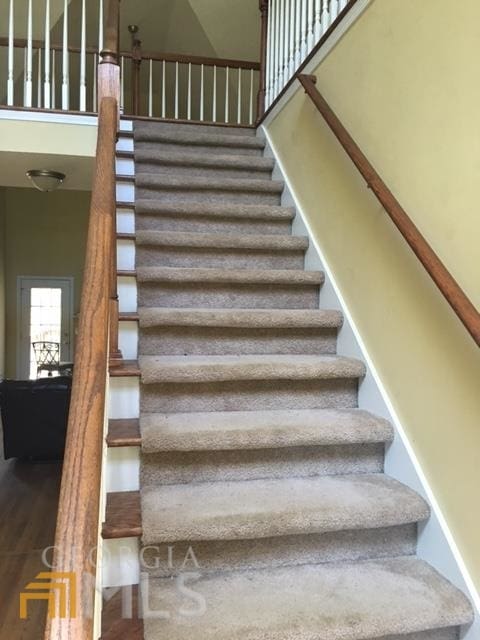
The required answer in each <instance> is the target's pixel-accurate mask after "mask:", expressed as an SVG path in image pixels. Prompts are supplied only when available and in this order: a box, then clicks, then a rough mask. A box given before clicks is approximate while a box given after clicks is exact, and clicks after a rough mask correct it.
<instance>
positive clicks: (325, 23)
mask: <svg viewBox="0 0 480 640" xmlns="http://www.w3.org/2000/svg"><path fill="white" fill-rule="evenodd" d="M328 4H329V0H322V33H325V31H326V30H327V29H328V27H329V26H330V14H329V12H328Z"/></svg>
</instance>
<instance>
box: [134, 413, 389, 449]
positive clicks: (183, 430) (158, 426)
mask: <svg viewBox="0 0 480 640" xmlns="http://www.w3.org/2000/svg"><path fill="white" fill-rule="evenodd" d="M140 429H141V434H142V448H143V451H144V452H145V453H155V452H159V451H214V450H215V451H227V450H235V449H270V448H272V449H273V448H280V447H299V446H302V447H308V446H336V445H349V444H363V443H373V442H390V441H391V440H392V439H393V427H392V426H391V424H390V423H389V422H387V420H383V419H382V418H378V417H377V416H374V415H373V414H371V413H369V412H367V411H361V410H360V409H310V410H298V411H288V410H285V411H254V412H252V411H218V412H205V413H183V414H182V413H171V414H164V413H160V414H156V413H146V414H143V415H141V416H140Z"/></svg>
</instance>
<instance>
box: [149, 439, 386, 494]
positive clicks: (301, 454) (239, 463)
mask: <svg viewBox="0 0 480 640" xmlns="http://www.w3.org/2000/svg"><path fill="white" fill-rule="evenodd" d="M384 449H385V448H384V445H383V444H358V445H349V446H341V447H340V446H339V447H333V446H332V447H292V448H289V447H285V448H278V449H263V450H238V451H198V452H185V453H183V452H171V451H167V452H163V453H153V454H147V455H146V454H144V455H142V462H141V474H140V484H141V486H142V487H146V486H155V485H166V484H186V483H189V482H222V481H225V482H226V481H229V480H232V481H237V480H254V479H260V478H287V477H289V476H294V477H310V476H327V475H338V474H348V473H381V472H382V471H383V457H384Z"/></svg>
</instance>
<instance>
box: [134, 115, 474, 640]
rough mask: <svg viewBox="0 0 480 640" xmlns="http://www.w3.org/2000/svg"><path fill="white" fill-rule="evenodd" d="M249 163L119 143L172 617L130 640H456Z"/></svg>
mask: <svg viewBox="0 0 480 640" xmlns="http://www.w3.org/2000/svg"><path fill="white" fill-rule="evenodd" d="M263 151H264V141H263V140H262V139H261V138H259V137H256V136H255V134H254V132H253V130H251V129H235V128H225V127H210V126H200V125H182V124H168V123H153V122H136V123H135V125H134V152H135V172H136V177H135V183H136V202H135V208H136V243H137V248H136V263H137V266H136V271H137V282H138V305H139V317H140V341H139V353H140V357H139V362H140V369H141V376H142V384H141V418H140V427H141V437H142V464H141V501H142V528H143V545H144V546H145V547H148V549H145V550H144V560H145V562H146V565H148V567H150V569H149V573H150V575H149V578H150V579H149V581H148V593H147V594H146V597H148V600H149V606H150V609H160V610H162V611H164V612H165V611H168V612H169V615H168V616H167V615H166V614H163V615H162V614H160V615H158V614H157V616H156V617H151V616H147V617H146V619H145V623H144V629H145V639H146V640H167V639H168V640H227V639H229V640H367V639H371V638H382V639H383V640H400V639H404V640H454V639H456V638H459V626H460V625H464V624H468V623H470V621H471V619H472V609H471V606H470V604H469V602H468V601H467V599H466V598H465V597H464V595H463V594H462V593H461V592H460V591H458V590H457V589H456V588H454V587H453V586H452V585H451V584H450V583H449V582H447V581H446V580H445V579H444V578H443V577H441V576H440V575H439V574H438V573H437V572H436V571H435V570H433V569H432V568H431V567H430V566H428V565H427V564H426V563H425V562H423V561H421V560H419V559H417V558H416V557H415V549H416V536H417V523H419V522H423V521H425V520H426V519H427V518H428V517H429V507H428V505H427V504H426V502H425V501H424V500H423V499H422V498H421V497H420V496H419V495H417V494H416V493H415V492H414V491H412V490H411V489H409V488H408V487H406V486H404V485H402V484H400V483H399V482H397V481H395V480H393V479H392V478H389V477H388V476H386V475H385V474H384V473H383V459H384V449H385V444H386V443H388V442H390V441H391V440H392V438H393V430H392V427H391V425H390V424H388V423H387V422H386V421H385V420H383V419H381V418H378V417H376V416H374V415H371V414H369V413H367V412H365V411H361V410H359V409H358V408H357V388H358V384H359V380H361V378H362V376H363V375H364V373H365V367H364V364H363V363H362V362H360V361H357V360H353V359H349V358H344V357H339V356H337V355H336V336H337V331H338V329H339V328H340V327H341V325H342V317H341V314H340V313H338V312H337V311H324V310H320V309H319V308H318V306H319V295H320V290H321V285H322V283H323V281H324V275H323V273H320V272H307V271H305V270H304V255H305V251H306V249H307V247H308V239H307V238H302V237H294V236H292V235H291V223H292V219H293V217H294V214H295V212H294V210H293V209H289V208H283V207H281V206H280V198H281V194H282V191H283V188H284V185H283V183H281V182H277V181H274V180H272V177H271V174H272V169H273V161H272V160H270V159H268V158H265V157H263ZM155 547H157V549H155ZM167 547H170V548H171V549H172V557H173V551H174V554H175V558H179V559H180V560H183V559H184V558H187V559H188V560H189V562H188V563H187V562H186V563H185V567H183V568H182V567H181V566H180V565H181V562H180V563H178V564H177V563H173V562H172V563H171V566H166V565H165V563H158V562H157V563H156V562H155V557H156V555H158V552H159V551H160V550H164V549H166V548H167ZM161 553H163V551H161ZM197 563H198V566H197ZM144 570H145V569H144ZM186 571H187V572H188V573H186V574H185V572H186ZM192 571H193V572H194V573H193V575H192V573H191V572H192ZM177 574H179V575H180V576H182V575H183V578H182V579H183V580H184V583H182V582H179V581H178V579H177V577H176V576H177ZM182 584H184V587H182V586H181V585H182ZM143 588H144V589H147V586H146V585H145V584H144V587H143ZM185 589H188V590H189V591H186V590H185ZM198 594H200V596H199V595H198ZM203 604H204V605H205V607H203ZM203 609H204V610H203ZM202 612H203V613H202ZM199 613H202V615H198V614H199ZM195 614H196V615H195Z"/></svg>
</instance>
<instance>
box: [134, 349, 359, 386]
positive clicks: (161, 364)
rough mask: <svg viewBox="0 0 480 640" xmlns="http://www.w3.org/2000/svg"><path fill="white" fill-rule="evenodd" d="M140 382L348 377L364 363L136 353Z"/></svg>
mask: <svg viewBox="0 0 480 640" xmlns="http://www.w3.org/2000/svg"><path fill="white" fill-rule="evenodd" d="M138 361H139V366H140V371H141V375H142V382H143V383H144V384H155V383H160V382H164V383H165V382H169V383H172V382H190V383H195V382H223V381H227V380H237V381H238V380H305V379H329V380H330V379H351V378H360V377H362V376H364V375H365V365H364V363H363V362H362V361H360V360H355V359H354V358H344V357H341V356H321V355H320V356H308V355H307V356H297V355H287V356H285V355H259V356H250V355H247V356H140V357H139V359H138Z"/></svg>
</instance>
